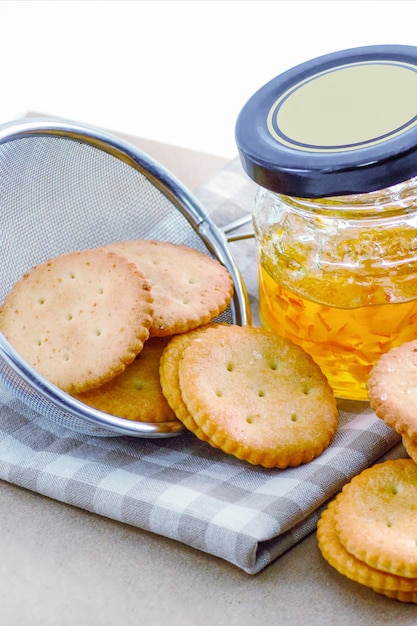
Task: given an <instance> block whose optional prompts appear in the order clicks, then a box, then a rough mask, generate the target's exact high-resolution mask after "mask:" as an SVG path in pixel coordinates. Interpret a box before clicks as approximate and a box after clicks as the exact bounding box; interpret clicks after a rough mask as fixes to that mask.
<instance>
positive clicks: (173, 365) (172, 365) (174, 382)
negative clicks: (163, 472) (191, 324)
mask: <svg viewBox="0 0 417 626" xmlns="http://www.w3.org/2000/svg"><path fill="white" fill-rule="evenodd" d="M210 327H211V328H214V327H217V326H216V324H214V323H211V324H210ZM206 328H207V326H206V325H204V326H200V327H199V328H196V329H195V330H191V331H189V332H187V333H182V334H180V335H175V336H174V337H172V338H171V339H170V341H169V343H168V344H167V346H166V348H165V350H164V351H163V353H162V357H161V361H160V369H159V376H160V381H161V387H162V392H163V394H164V396H165V398H166V400H167V402H168V404H169V406H170V407H171V408H172V410H173V411H174V413H175V415H176V417H177V419H179V420H180V422H182V423H183V424H184V426H185V427H186V428H187V429H188V430H190V431H192V432H193V433H194V434H195V435H196V436H197V437H198V438H199V439H201V440H202V441H208V437H207V435H206V434H205V433H204V432H203V431H202V430H201V428H199V426H198V425H197V424H196V422H195V420H194V418H193V416H192V415H191V414H190V413H189V411H188V409H187V407H186V406H185V404H184V401H183V399H182V395H181V390H180V383H179V377H178V370H179V364H180V362H181V358H182V355H183V352H184V350H185V348H186V347H187V346H188V345H189V344H190V343H191V341H193V339H194V338H195V337H197V336H198V334H199V333H201V332H203V331H204V330H205V329H206Z"/></svg>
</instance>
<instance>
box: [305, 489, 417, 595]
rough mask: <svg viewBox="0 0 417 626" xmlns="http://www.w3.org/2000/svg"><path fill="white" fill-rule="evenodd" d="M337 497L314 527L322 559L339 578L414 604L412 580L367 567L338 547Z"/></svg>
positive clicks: (416, 592)
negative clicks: (340, 576) (336, 572)
mask: <svg viewBox="0 0 417 626" xmlns="http://www.w3.org/2000/svg"><path fill="white" fill-rule="evenodd" d="M340 495H341V494H339V495H338V496H337V497H336V498H335V500H332V502H330V504H329V505H328V507H327V508H326V509H325V510H324V511H323V512H322V514H321V516H320V519H319V521H318V524H317V542H318V546H319V549H320V552H321V554H322V556H323V558H324V559H325V560H326V561H327V562H328V563H329V565H331V566H332V567H333V568H334V569H335V570H337V571H338V572H339V573H340V574H342V575H343V576H346V577H347V578H349V579H350V580H353V581H355V582H357V583H360V584H361V585H364V586H366V587H369V588H371V589H373V590H374V591H376V592H377V593H380V594H383V595H386V596H388V597H390V598H395V599H397V600H402V601H403V602H416V600H417V580H416V579H414V578H405V577H403V576H396V575H393V574H389V573H387V572H382V571H379V570H377V569H375V568H373V567H370V566H369V565H367V564H366V563H364V562H363V561H360V560H359V559H357V558H356V557H355V556H353V555H352V554H350V553H349V552H348V551H347V550H346V548H345V547H344V546H343V545H342V543H341V542H340V540H339V537H338V535H337V531H336V524H335V512H336V510H337V507H338V503H339V499H340Z"/></svg>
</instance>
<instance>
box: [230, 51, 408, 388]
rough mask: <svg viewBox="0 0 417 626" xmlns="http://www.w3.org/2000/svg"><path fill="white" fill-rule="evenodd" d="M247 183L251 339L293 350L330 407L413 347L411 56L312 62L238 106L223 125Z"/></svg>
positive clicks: (356, 54)
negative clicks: (254, 282) (256, 321)
mask: <svg viewBox="0 0 417 626" xmlns="http://www.w3.org/2000/svg"><path fill="white" fill-rule="evenodd" d="M236 142H237V146H238V149H239V155H240V158H241V162H242V165H243V168H244V170H245V171H246V173H247V174H248V175H249V176H250V177H251V178H252V179H253V180H254V181H256V182H257V183H258V185H259V187H258V192H257V195H256V199H255V207H254V213H253V223H254V229H255V237H256V242H257V256H258V273H259V313H260V319H261V322H262V324H263V325H264V326H266V327H267V328H269V329H270V330H271V331H272V332H274V333H276V334H278V335H281V336H284V337H288V338H290V339H291V340H293V341H294V342H295V343H297V344H298V345H301V346H302V347H303V348H304V349H305V350H306V351H307V352H309V353H310V354H311V356H312V357H313V358H314V360H315V361H316V362H317V363H318V364H319V365H320V367H321V369H322V370H323V372H324V373H325V374H326V376H327V378H328V380H329V382H330V384H331V385H332V387H333V389H334V392H335V395H336V396H338V397H342V398H350V399H357V400H366V399H367V392H366V383H367V378H368V375H369V372H370V370H371V368H372V366H373V364H374V363H375V362H376V361H377V360H378V358H379V357H380V356H381V354H383V353H384V352H386V351H387V350H389V349H390V348H391V347H393V346H397V345H399V344H401V343H403V342H405V341H410V340H411V339H414V338H417V48H416V47H413V46H393V45H389V46H368V47H363V48H355V49H351V50H345V51H340V52H336V53H332V54H328V55H325V56H323V57H319V58H317V59H313V60H312V61H308V62H306V63H303V64H301V65H299V66H297V67H295V68H292V69H290V70H288V71H287V72H284V73H283V74H281V75H280V76H278V77H277V78H275V79H273V80H272V81H270V82H269V83H267V84H266V85H265V86H264V87H262V88H261V89H260V90H259V91H258V92H256V93H255V94H254V96H252V98H250V100H249V101H248V102H247V103H246V105H245V106H244V107H243V109H242V111H241V112H240V114H239V117H238V120H237V123H236Z"/></svg>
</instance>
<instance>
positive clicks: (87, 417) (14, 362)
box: [0, 117, 250, 438]
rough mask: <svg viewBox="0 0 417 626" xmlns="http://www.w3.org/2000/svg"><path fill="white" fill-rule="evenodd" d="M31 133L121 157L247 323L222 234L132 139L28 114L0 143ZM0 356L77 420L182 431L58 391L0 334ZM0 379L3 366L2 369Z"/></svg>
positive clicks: (123, 430) (123, 431)
mask: <svg viewBox="0 0 417 626" xmlns="http://www.w3.org/2000/svg"><path fill="white" fill-rule="evenodd" d="M30 136H57V137H64V138H67V139H71V140H74V141H78V142H82V143H86V144H88V145H90V146H93V147H95V148H98V149H100V150H102V151H104V152H107V153H109V154H111V155H112V156H114V157H115V158H117V159H119V160H122V161H124V162H125V163H127V164H128V165H130V166H131V167H133V168H134V169H136V170H137V171H139V172H140V173H141V174H142V175H143V176H145V177H146V178H147V179H148V180H150V182H151V183H153V184H154V186H155V187H156V188H157V189H158V190H159V191H160V192H162V193H163V194H164V195H165V196H166V197H167V198H168V199H169V200H170V201H171V203H172V204H173V205H174V206H175V207H176V208H177V209H178V210H179V211H180V212H181V213H182V215H183V216H184V217H185V218H186V219H187V221H188V222H189V223H190V225H191V226H192V227H193V229H194V230H195V232H196V233H197V235H198V236H199V237H200V238H201V239H202V241H203V242H204V244H205V246H206V247H207V249H208V250H209V251H210V253H211V254H213V256H215V257H216V258H217V259H218V260H219V261H220V263H222V264H223V265H224V266H225V267H226V268H227V269H228V271H229V273H230V274H231V276H232V279H233V283H234V295H233V299H232V301H231V303H230V309H231V313H232V318H233V323H236V324H238V325H246V324H249V323H250V306H249V302H248V298H247V294H246V289H245V285H244V283H243V279H242V277H241V274H240V272H239V270H238V268H237V265H236V263H235V261H234V259H233V256H232V254H231V251H230V250H229V247H228V240H227V237H226V235H225V233H224V232H223V231H222V230H221V228H219V227H218V226H217V225H216V224H215V223H214V222H213V221H212V219H211V218H210V216H209V215H207V213H206V211H205V210H204V208H203V206H202V204H201V203H200V202H199V201H198V200H197V198H195V197H194V196H193V194H192V193H191V191H190V190H188V189H187V187H186V186H185V185H184V184H183V183H181V182H180V181H179V180H178V179H177V178H176V177H175V176H174V175H173V174H172V173H171V172H170V171H168V169H167V168H165V167H164V166H163V165H161V164H160V163H159V162H158V161H156V160H155V159H153V158H152V157H150V156H149V155H148V154H146V153H145V152H144V151H142V150H140V149H139V148H137V147H136V146H134V145H132V144H131V143H129V142H127V141H125V140H123V139H121V138H119V137H117V136H115V135H113V134H111V133H108V132H106V131H103V130H101V129H99V128H96V127H94V126H91V125H84V124H79V123H76V122H72V121H69V120H61V119H55V118H37V117H32V118H26V119H25V120H17V121H12V122H7V123H6V124H2V125H0V145H2V144H5V143H8V142H11V141H15V140H18V139H22V138H24V137H30ZM0 360H3V361H4V362H5V363H6V364H7V365H8V367H9V368H11V369H12V370H13V371H14V372H15V373H16V374H18V375H19V376H20V377H21V378H22V379H23V380H24V381H25V382H26V383H27V384H28V385H29V386H30V387H31V388H32V389H34V390H35V391H36V392H37V393H39V394H40V395H41V396H42V397H43V398H44V399H45V400H46V401H48V402H51V403H52V404H53V405H54V406H55V407H57V408H58V409H60V410H61V411H64V413H68V414H70V415H72V416H74V417H76V418H79V419H81V420H83V421H86V422H88V423H90V424H92V425H93V426H96V427H98V428H100V429H104V430H108V431H112V432H114V433H115V434H118V435H128V436H132V437H139V438H159V437H173V436H177V435H180V434H182V433H184V432H185V431H186V429H185V427H184V426H183V424H182V423H181V422H179V420H174V421H169V422H158V423H157V422H155V423H150V422H137V421H131V420H127V419H124V418H120V417H117V416H114V415H110V414H108V413H104V412H102V411H99V410H98V409H95V408H93V407H91V406H89V405H86V404H83V403H82V402H80V401H79V400H77V399H76V398H73V397H72V396H70V395H69V394H67V393H66V392H64V391H62V390H61V389H59V388H58V387H56V386H55V385H53V384H52V383H50V382H49V381H48V380H46V379H45V378H44V377H43V376H41V375H40V374H39V373H38V372H37V371H36V370H35V369H34V368H32V367H31V366H30V365H29V364H28V363H27V362H26V361H25V360H24V359H22V357H21V356H20V355H19V354H18V353H17V352H16V350H15V349H14V348H13V346H12V345H11V344H10V343H9V342H8V341H7V339H6V338H5V337H4V335H3V333H1V332H0ZM0 378H1V370H0Z"/></svg>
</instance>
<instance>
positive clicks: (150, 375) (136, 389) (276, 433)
mask: <svg viewBox="0 0 417 626" xmlns="http://www.w3.org/2000/svg"><path fill="white" fill-rule="evenodd" d="M232 296H233V281H232V279H231V276H230V274H229V272H228V271H227V270H226V268H225V267H224V266H223V265H221V264H220V262H219V261H217V260H216V259H213V258H211V257H209V256H208V255H205V254H203V253H201V252H199V251H197V250H195V249H193V248H188V247H186V246H183V245H176V244H172V243H168V242H162V241H148V240H140V241H124V242H116V243H111V244H109V245H106V246H102V247H100V248H96V249H93V250H84V251H76V252H71V253H67V254H63V255H61V256H59V257H56V258H53V259H50V260H48V261H47V262H45V263H42V264H40V265H38V266H36V267H35V268H33V269H32V270H31V271H29V272H28V273H27V274H25V276H23V277H22V278H21V279H20V280H19V281H18V282H17V283H16V284H15V285H14V287H13V288H12V290H11V292H10V293H9V294H8V295H7V297H6V298H5V301H4V303H3V305H2V307H1V310H0V329H1V331H2V332H3V333H4V335H5V336H6V338H7V339H8V340H9V341H10V343H11V344H12V345H13V346H14V347H15V348H16V350H17V351H18V352H19V353H20V354H21V355H22V356H23V358H24V359H26V361H28V362H29V363H30V364H31V365H32V366H33V367H34V368H35V369H37V370H38V371H39V372H40V373H41V374H42V375H43V376H45V377H46V378H47V379H49V380H50V381H51V382H52V383H54V384H55V385H57V386H58V387H60V388H61V389H63V390H64V391H66V392H67V393H69V394H71V395H73V396H75V397H77V398H78V399H79V400H81V401H82V402H84V403H86V404H89V405H90V406H93V407H95V408H97V409H99V410H101V411H103V412H105V413H109V414H112V415H116V416H118V417H122V418H125V419H131V420H140V421H146V422H166V421H170V420H173V419H174V420H179V421H180V422H181V423H182V424H184V426H185V427H186V428H187V429H188V430H190V431H192V432H193V433H194V434H195V435H196V436H197V437H199V438H200V439H201V440H203V441H206V442H208V443H209V444H210V445H212V446H213V447H215V448H219V449H221V450H223V451H224V452H225V453H227V454H232V455H234V456H236V457H237V458H239V459H242V460H244V461H247V462H249V463H252V464H256V465H262V466H264V467H279V468H284V467H288V466H296V465H299V464H300V463H306V462H309V461H311V460H312V459H313V458H315V457H317V456H318V455H319V454H321V453H322V452H323V450H324V449H325V448H326V447H327V446H328V445H329V443H330V441H331V439H332V438H333V435H334V433H335V430H336V425H337V409H336V402H335V399H334V396H333V391H332V390H331V388H330V386H329V384H328V382H327V380H326V378H325V377H324V375H323V374H322V372H321V370H320V368H319V367H318V366H317V365H316V364H315V362H314V361H313V360H312V359H311V357H310V356H308V355H307V354H306V353H305V352H304V351H303V350H302V349H301V348H299V347H297V346H295V345H294V344H293V343H292V342H290V341H286V340H283V339H279V338H277V337H274V336H273V335H272V334H271V333H269V332H268V331H266V330H264V329H262V328H253V327H251V326H245V327H240V326H237V325H233V324H232V325H227V324H220V323H215V322H214V321H213V320H215V319H216V318H217V317H218V316H219V315H220V314H221V313H222V312H223V311H224V310H225V309H226V308H227V307H228V305H229V303H230V301H231V298H232Z"/></svg>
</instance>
